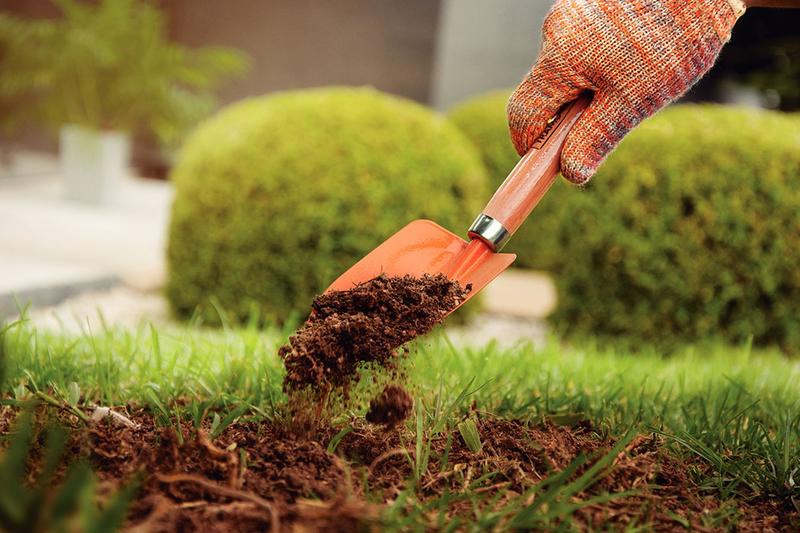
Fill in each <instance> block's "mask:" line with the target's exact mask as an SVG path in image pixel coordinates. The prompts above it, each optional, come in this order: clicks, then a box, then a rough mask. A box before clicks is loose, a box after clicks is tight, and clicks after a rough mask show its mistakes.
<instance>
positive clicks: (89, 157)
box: [59, 125, 131, 205]
mask: <svg viewBox="0 0 800 533" xmlns="http://www.w3.org/2000/svg"><path fill="white" fill-rule="evenodd" d="M59 152H60V154H59V156H60V160H61V174H62V175H63V177H64V194H65V196H66V197H67V198H68V199H70V200H75V201H78V202H84V203H90V204H96V205H101V204H109V203H111V202H113V201H114V200H115V199H116V198H117V196H118V195H119V190H120V187H121V185H122V182H123V181H124V180H125V178H126V177H127V174H128V165H129V162H130V153H131V141H130V136H129V135H128V134H126V133H121V132H117V131H96V130H92V129H89V128H85V127H83V126H74V125H67V126H63V127H62V128H61V135H60V147H59Z"/></svg>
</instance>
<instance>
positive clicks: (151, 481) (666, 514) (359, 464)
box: [7, 409, 800, 532]
mask: <svg viewBox="0 0 800 533" xmlns="http://www.w3.org/2000/svg"><path fill="white" fill-rule="evenodd" d="M7 411H10V409H8V410H7ZM62 418H63V420H62V421H63V422H64V423H70V424H72V426H73V428H72V432H71V439H72V442H71V446H69V447H68V449H69V450H71V452H70V453H71V456H70V460H75V459H76V458H78V457H82V458H84V459H86V460H88V461H89V463H90V464H91V466H92V467H93V469H94V471H95V472H96V474H97V476H98V477H99V479H100V481H101V484H100V486H101V487H106V489H108V488H113V487H118V486H120V485H122V484H124V483H127V482H129V480H131V479H133V478H134V477H135V476H137V475H138V476H140V479H141V488H140V490H139V493H138V494H137V496H136V499H135V500H134V502H133V504H132V506H131V508H130V510H129V514H128V518H127V522H126V526H125V529H127V530H129V531H176V530H177V531H200V530H211V529H214V530H217V531H220V532H225V531H265V530H270V531H356V530H371V529H372V530H376V529H379V525H380V522H379V518H380V513H381V511H382V508H383V507H384V505H386V504H388V503H391V502H392V501H394V500H395V499H396V498H397V496H398V495H399V494H400V492H401V491H403V490H407V488H408V481H407V480H408V479H409V478H410V477H412V475H413V473H412V467H411V462H410V461H409V457H412V458H413V457H414V453H415V450H414V445H413V442H414V438H413V435H412V434H411V433H410V432H409V431H408V430H407V429H405V428H402V427H401V428H398V429H396V430H394V431H386V430H385V429H383V428H380V427H376V426H374V425H370V424H363V423H362V424H359V422H358V421H355V422H354V426H353V428H354V429H353V430H352V431H351V432H350V433H348V434H346V435H345V436H344V437H343V438H342V439H341V441H340V442H339V444H338V446H337V447H336V450H335V454H332V453H329V452H328V451H327V446H328V443H329V442H330V439H331V438H332V436H333V435H334V434H336V433H337V429H336V428H331V427H328V428H325V429H322V430H320V431H319V432H318V433H317V434H315V435H313V436H302V437H301V436H298V435H297V434H295V433H293V432H288V431H286V430H285V429H284V428H283V426H280V425H277V424H276V423H271V422H267V421H262V422H241V423H234V424H233V425H231V426H229V427H227V428H226V429H225V430H224V431H223V432H222V434H221V435H220V436H219V437H218V438H216V439H211V438H209V437H208V433H207V428H205V429H201V430H198V431H190V430H188V429H186V426H187V424H184V425H183V427H184V429H183V431H182V434H181V436H180V437H179V436H178V434H177V433H176V432H175V431H174V430H173V429H172V428H163V427H158V426H157V425H156V424H155V422H154V419H153V418H152V417H151V416H150V415H149V414H147V413H145V412H144V411H139V412H136V413H134V414H133V415H132V416H131V419H132V420H134V421H135V422H136V428H129V427H125V426H121V425H119V424H116V423H114V422H113V421H111V420H109V419H106V420H104V421H101V422H98V423H95V424H93V425H91V426H89V427H86V426H82V425H80V424H79V423H78V422H77V421H76V420H73V419H69V417H66V416H64V417H62ZM473 418H474V419H475V420H477V425H478V429H479V433H480V436H481V440H482V443H483V449H482V451H480V452H477V453H473V452H471V451H470V450H469V448H468V447H467V446H466V444H465V443H464V442H463V441H462V440H461V438H460V436H459V434H458V431H457V430H456V431H453V432H450V433H448V432H446V431H445V432H443V433H442V434H440V435H438V436H434V437H432V439H431V449H432V453H431V455H430V462H429V464H428V468H427V470H426V471H425V472H424V473H423V475H422V477H421V479H420V481H419V484H418V488H417V489H416V494H417V497H418V498H419V499H420V500H421V502H423V503H424V502H426V501H431V500H433V499H434V498H437V497H439V496H441V495H442V494H443V493H445V492H447V493H449V494H450V496H451V497H450V499H449V501H450V503H449V504H448V508H447V513H448V517H449V519H453V518H454V517H459V516H460V517H462V518H463V519H465V520H469V518H470V516H473V513H474V507H473V506H474V505H476V501H473V500H472V499H471V498H460V497H459V495H464V494H465V493H466V492H467V491H468V490H469V492H470V493H471V495H472V498H473V499H474V498H476V497H477V496H481V497H482V498H481V499H480V500H479V501H480V502H482V503H477V504H478V505H480V506H492V508H498V509H499V508H500V507H502V506H503V505H505V504H507V503H508V501H509V500H510V499H512V498H515V497H517V496H518V495H519V494H521V493H522V492H523V491H525V490H526V489H527V488H529V487H531V486H534V485H536V484H537V483H539V482H541V481H542V480H543V479H544V478H546V477H547V476H549V475H550V474H551V473H552V472H557V471H561V470H563V469H564V468H566V467H567V466H568V465H569V464H570V463H571V462H572V461H574V460H575V459H576V457H579V456H581V455H582V454H583V455H585V456H586V457H587V458H588V461H587V462H586V464H585V465H584V466H583V467H582V468H581V469H579V470H578V472H576V473H575V476H576V477H577V476H578V475H580V474H581V473H582V472H583V471H584V470H585V469H586V468H587V467H588V466H589V465H591V464H592V462H593V461H594V460H595V459H596V458H598V457H599V456H601V455H602V454H603V453H605V452H606V451H608V449H609V448H610V447H611V446H612V445H613V444H614V443H613V442H612V441H607V440H602V439H601V438H600V437H599V436H598V434H597V433H596V432H595V431H594V430H593V428H592V427H591V425H589V424H588V423H583V424H578V425H576V426H573V427H565V426H557V425H554V424H551V423H543V424H539V425H533V426H532V425H527V424H525V423H523V422H519V421H513V420H503V419H498V418H494V417H491V416H489V415H485V414H480V413H476V414H473ZM40 440H41V439H37V442H38V441H40ZM404 442H405V443H412V444H411V445H409V447H408V448H406V447H404V446H403V443H404ZM448 443H449V444H448ZM446 449H449V452H448V453H447V454H446V462H445V461H444V460H442V459H440V458H443V457H445V454H444V451H445V450H446ZM32 455H38V454H35V453H34V454H32ZM704 468H707V467H706V465H705V464H703V463H700V462H698V461H691V460H678V459H676V458H674V457H673V456H672V455H670V454H669V453H668V452H667V451H666V449H665V447H664V446H663V442H662V441H661V439H660V438H659V437H656V436H645V435H643V436H639V437H637V438H636V439H634V440H633V441H632V442H631V443H630V444H628V446H627V447H626V448H625V449H624V450H623V451H622V452H621V453H620V454H619V455H618V456H617V458H616V460H615V461H614V463H613V465H612V466H611V467H610V468H609V469H608V470H607V471H606V472H605V473H604V474H603V475H602V476H601V479H600V480H599V481H598V482H597V483H596V484H595V485H593V486H591V487H589V488H588V489H586V490H585V491H583V492H582V493H580V494H579V495H578V497H577V499H578V500H585V499H588V498H591V497H592V496H595V495H602V494H605V493H607V492H625V491H631V490H633V491H636V492H635V493H634V494H628V495H625V496H623V497H621V498H617V499H614V500H611V501H608V502H598V503H595V504H592V505H589V506H587V507H584V508H583V509H581V510H579V511H578V512H577V514H576V515H575V516H574V521H573V523H572V525H573V526H575V527H576V528H578V529H622V528H625V527H631V526H633V527H635V526H637V525H639V526H641V525H648V526H649V527H650V528H652V529H653V530H656V531H673V530H677V529H681V530H682V529H684V528H685V527H688V528H690V529H698V530H704V531H708V530H709V528H708V527H707V526H706V522H705V521H706V519H707V517H708V515H709V513H713V512H716V511H719V510H721V507H722V506H723V505H729V504H723V503H721V502H720V501H718V500H717V499H715V498H714V497H712V496H704V495H703V491H702V490H701V489H700V488H699V487H698V486H696V485H695V483H694V481H693V476H692V471H693V470H697V469H699V470H702V469H704ZM489 472H495V475H494V476H493V477H489V478H486V477H484V478H482V476H484V475H485V474H487V473H489ZM367 486H368V487H369V490H370V497H369V498H367V497H366V496H365V490H366V487H367ZM468 487H469V489H468ZM105 494H108V490H106V492H105ZM437 508H438V507H437ZM738 514H739V516H740V522H739V525H738V530H739V531H748V530H752V531H756V530H775V531H781V530H785V531H790V530H792V528H793V527H796V526H797V523H798V522H797V521H798V520H800V515H798V513H797V510H796V509H793V508H792V507H791V503H790V502H781V501H777V500H775V501H760V502H759V501H756V502H748V503H742V502H740V503H739V505H738ZM431 527H433V526H431Z"/></svg>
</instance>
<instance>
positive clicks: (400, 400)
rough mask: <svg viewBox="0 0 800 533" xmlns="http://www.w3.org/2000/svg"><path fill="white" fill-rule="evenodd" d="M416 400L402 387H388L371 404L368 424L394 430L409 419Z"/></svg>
mask: <svg viewBox="0 0 800 533" xmlns="http://www.w3.org/2000/svg"><path fill="white" fill-rule="evenodd" d="M413 407H414V400H413V399H412V398H411V396H410V395H409V394H408V392H406V390H405V389H404V388H403V387H401V386H400V385H386V387H384V389H383V392H381V393H380V395H379V396H378V397H377V398H373V399H372V400H371V401H370V402H369V410H368V411H367V415H366V417H365V418H366V419H367V422H371V423H372V424H381V425H384V426H387V427H389V428H393V427H395V426H396V425H398V424H399V423H400V422H402V421H403V420H405V419H406V418H408V415H410V414H411V409H413Z"/></svg>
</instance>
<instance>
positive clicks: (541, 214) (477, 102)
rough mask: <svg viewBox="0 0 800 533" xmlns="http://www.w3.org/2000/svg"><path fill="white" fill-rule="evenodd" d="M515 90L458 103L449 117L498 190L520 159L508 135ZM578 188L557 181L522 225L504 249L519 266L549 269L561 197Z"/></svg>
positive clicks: (487, 94)
mask: <svg viewBox="0 0 800 533" xmlns="http://www.w3.org/2000/svg"><path fill="white" fill-rule="evenodd" d="M510 94H511V90H510V89H509V90H499V91H492V92H489V93H486V94H483V95H479V96H477V97H475V98H472V99H470V100H467V101H466V102H464V103H462V104H459V105H457V106H455V107H454V108H453V109H451V110H450V112H449V113H448V118H449V119H450V120H451V121H452V122H453V123H454V124H455V125H456V126H458V127H459V129H460V130H461V131H462V132H464V134H465V135H466V136H467V137H468V138H469V139H470V140H471V141H472V143H473V144H474V145H475V147H476V148H477V149H478V151H479V152H480V154H481V158H482V159H483V164H484V166H485V167H486V170H487V173H488V175H489V184H490V187H491V190H492V191H493V190H494V189H496V188H497V187H498V186H499V185H500V184H501V183H502V182H503V180H504V179H506V176H508V173H509V172H511V169H512V168H514V165H516V164H517V161H519V155H517V152H516V150H514V146H513V145H512V144H511V138H510V137H509V134H508V120H507V118H506V102H507V101H508V97H509V95H510ZM570 188H574V187H573V186H572V185H570V184H568V183H566V182H565V180H557V181H556V183H555V184H554V185H553V187H552V189H551V190H550V192H549V193H548V194H547V196H545V197H544V198H543V199H542V201H541V202H540V203H539V205H538V206H536V209H535V210H534V211H533V213H531V215H530V216H529V217H528V220H527V221H525V223H523V224H522V226H521V227H520V228H519V230H517V232H516V233H515V234H514V236H513V237H512V238H511V240H510V241H509V243H508V246H506V248H505V249H503V251H504V252H512V253H516V254H517V260H516V261H515V262H514V266H515V267H520V268H538V269H543V270H549V269H551V268H552V267H553V265H554V262H555V259H556V258H554V257H553V256H552V255H553V252H554V251H555V250H556V247H555V246H554V244H555V243H554V242H553V241H552V238H551V235H552V232H553V230H554V229H555V227H554V225H553V221H554V220H555V219H556V217H555V215H554V213H553V211H554V210H557V209H558V201H557V200H556V199H555V198H556V197H558V196H561V195H563V194H566V193H568V192H569V191H568V190H567V189H570Z"/></svg>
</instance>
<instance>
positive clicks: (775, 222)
mask: <svg viewBox="0 0 800 533" xmlns="http://www.w3.org/2000/svg"><path fill="white" fill-rule="evenodd" d="M557 200H558V202H559V206H558V207H559V209H558V210H557V211H555V213H556V216H557V218H558V230H557V232H556V234H555V235H554V239H553V241H554V242H556V243H557V246H558V250H557V251H558V257H559V258H560V260H559V261H558V262H557V264H555V265H554V268H555V272H556V283H557V286H558V292H559V305H558V308H557V310H556V313H555V315H554V317H553V318H554V320H555V322H556V323H557V324H559V325H560V327H562V328H563V329H564V330H565V331H567V332H573V333H578V334H589V335H600V336H608V337H619V336H624V337H627V338H629V339H632V340H634V341H639V340H646V341H655V342H656V343H658V344H663V345H665V346H669V345H674V344H676V343H680V342H686V341H697V340H700V339H704V338H709V337H715V338H722V339H725V340H727V341H729V342H732V343H741V342H746V341H747V340H748V339H750V338H752V340H753V341H754V342H755V343H756V344H762V345H764V344H776V345H779V346H781V347H783V348H784V349H785V350H787V351H790V352H794V351H797V350H798V349H800V123H798V121H797V119H796V118H792V117H789V116H786V115H783V114H780V113H776V112H768V111H758V110H752V109H744V108H730V107H723V106H714V105H684V106H675V107H672V108H670V109H668V110H666V111H664V112H662V113H660V114H658V115H657V116H656V117H654V118H653V119H650V120H648V121H646V122H645V123H644V124H643V125H642V126H640V127H639V128H638V129H637V130H636V131H634V132H633V133H632V134H631V135H630V136H629V137H628V138H627V139H625V140H624V141H623V142H622V144H621V146H620V147H619V149H618V150H617V151H616V152H615V153H614V154H613V155H612V156H611V157H610V158H609V160H608V161H607V162H606V164H605V165H604V166H603V167H602V168H601V170H600V172H598V174H597V176H595V178H594V180H593V181H592V183H591V185H590V186H589V187H588V189H587V190H586V191H585V192H580V191H572V194H562V195H560V196H559V197H558V198H557ZM554 255H555V254H554Z"/></svg>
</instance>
